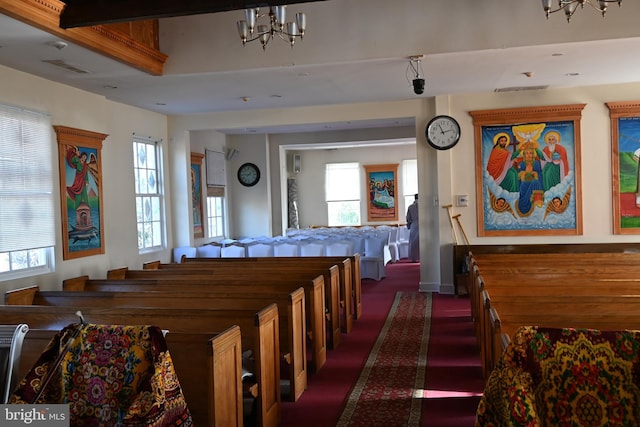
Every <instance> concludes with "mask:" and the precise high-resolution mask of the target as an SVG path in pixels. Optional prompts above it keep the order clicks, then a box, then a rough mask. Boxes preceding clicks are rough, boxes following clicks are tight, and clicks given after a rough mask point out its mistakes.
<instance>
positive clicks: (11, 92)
mask: <svg viewBox="0 0 640 427" xmlns="http://www.w3.org/2000/svg"><path fill="white" fill-rule="evenodd" d="M0 102H1V103H4V104H10V105H16V106H20V107H24V108H28V109H34V110H38V111H41V112H46V113H49V114H50V115H51V122H52V124H53V125H63V126H69V127H74V128H79V129H85V130H89V131H93V132H100V133H105V134H108V135H109V136H108V137H107V138H106V139H105V141H104V143H103V146H102V163H101V166H102V180H101V182H102V185H103V198H104V200H103V201H102V206H103V209H104V230H102V237H103V238H104V242H105V254H104V255H95V256H90V257H83V258H77V259H73V260H69V261H64V260H63V259H62V235H61V232H60V231H59V232H58V233H57V235H56V251H55V272H53V273H51V274H47V275H43V276H36V277H33V278H27V279H21V280H12V281H6V282H1V283H0V290H2V291H5V290H8V289H15V288H19V287H23V286H29V285H34V284H35V285H39V286H40V287H41V288H42V289H60V288H61V285H62V280H63V279H67V278H71V277H76V276H80V275H84V274H87V275H89V276H91V277H93V278H103V277H105V276H106V272H107V270H109V269H112V268H116V267H121V266H125V265H128V266H132V267H136V268H140V267H141V266H142V263H143V262H146V261H150V260H153V259H164V260H165V261H166V260H168V259H169V258H168V251H161V252H156V253H150V254H147V255H144V256H139V255H138V246H137V231H136V217H135V198H134V196H133V195H134V180H133V152H132V135H133V133H134V132H135V133H136V134H140V135H146V136H152V137H154V138H158V139H162V141H163V142H162V144H163V147H164V148H165V154H166V148H167V119H166V117H165V116H163V115H161V114H156V113H152V112H149V111H145V110H142V109H139V108H134V107H129V106H126V105H123V104H118V103H114V102H111V101H108V100H106V99H104V98H103V97H101V96H97V95H93V94H90V93H87V92H84V91H80V90H77V89H74V88H71V87H69V86H65V85H61V84H57V83H53V82H50V81H48V80H45V79H41V78H38V77H33V76H31V75H29V74H25V73H21V72H18V71H15V70H12V69H10V68H5V67H0ZM51 144H52V145H53V150H52V151H53V152H54V153H58V146H57V142H56V138H55V134H54V132H53V129H52V130H51ZM51 161H52V164H53V170H54V175H55V176H54V177H53V179H54V192H55V200H56V208H57V209H56V216H55V221H56V223H57V224H62V222H61V214H60V190H59V188H60V186H59V172H58V158H57V157H55V158H53V159H51ZM164 167H165V169H166V170H168V169H169V168H168V163H166V157H165V165H164ZM165 191H166V195H167V198H168V201H169V203H171V188H170V186H166V187H165ZM167 219H168V221H169V224H171V223H172V222H173V218H172V216H171V212H167ZM0 226H1V225H0ZM60 229H61V226H60V227H59V230H60ZM31 231H32V232H37V230H31ZM170 233H171V226H169V235H170ZM168 244H169V245H172V241H171V239H169V242H168Z"/></svg>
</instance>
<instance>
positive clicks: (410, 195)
mask: <svg viewBox="0 0 640 427" xmlns="http://www.w3.org/2000/svg"><path fill="white" fill-rule="evenodd" d="M416 194H418V160H416V159H409V160H404V161H403V162H402V196H403V197H404V206H405V208H408V207H409V205H410V204H411V203H413V200H414V198H415V197H414V196H415V195H416Z"/></svg>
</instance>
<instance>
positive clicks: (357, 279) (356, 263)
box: [143, 254, 362, 320]
mask: <svg viewBox="0 0 640 427" xmlns="http://www.w3.org/2000/svg"><path fill="white" fill-rule="evenodd" d="M273 258H274V257H248V258H224V259H223V258H220V259H218V258H185V259H184V260H183V262H184V263H193V262H196V263H197V262H208V261H214V262H219V261H233V260H255V261H263V262H274V261H273ZM275 258H276V259H277V260H281V261H285V260H287V261H288V260H291V262H295V263H297V264H299V263H300V262H305V263H306V262H308V261H329V262H330V263H335V264H337V265H338V266H339V267H340V274H341V276H342V275H343V274H347V275H348V271H344V270H345V265H346V264H345V262H344V260H345V259H348V260H349V261H350V263H351V267H350V270H351V293H352V296H353V298H352V300H353V310H352V312H353V318H354V319H356V320H357V319H359V318H360V317H361V316H362V276H361V274H360V254H354V255H351V256H317V257H313V256H312V257H275ZM207 260H208V261H207ZM267 260H271V261H267ZM275 262H277V261H275ZM163 267H164V265H163V264H162V263H160V262H159V261H152V262H148V263H145V264H144V265H143V268H149V269H158V268H163ZM343 271H344V273H343ZM341 280H342V279H341ZM345 282H346V280H345ZM342 291H344V292H345V293H346V289H343V287H341V292H342Z"/></svg>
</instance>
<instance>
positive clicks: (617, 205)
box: [606, 101, 640, 234]
mask: <svg viewBox="0 0 640 427" xmlns="http://www.w3.org/2000/svg"><path fill="white" fill-rule="evenodd" d="M606 105H607V107H608V108H609V116H610V118H611V153H612V154H611V171H612V180H611V182H612V194H613V233H614V234H640V167H639V166H638V164H639V162H640V101H631V102H608V103H606Z"/></svg>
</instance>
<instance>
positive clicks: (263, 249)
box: [173, 227, 401, 280]
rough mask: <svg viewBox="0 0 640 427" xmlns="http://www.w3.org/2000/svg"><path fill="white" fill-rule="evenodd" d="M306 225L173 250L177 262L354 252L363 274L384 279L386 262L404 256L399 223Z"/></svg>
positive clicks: (343, 254) (344, 254)
mask: <svg viewBox="0 0 640 427" xmlns="http://www.w3.org/2000/svg"><path fill="white" fill-rule="evenodd" d="M335 230H336V229H334V228H331V229H305V230H304V231H302V230H300V231H301V232H295V231H294V232H291V233H288V235H287V236H278V237H273V238H270V237H258V238H246V239H240V240H232V239H226V240H224V241H221V242H215V243H209V244H206V245H202V246H198V247H193V246H183V247H178V248H175V249H174V251H173V259H174V262H180V261H181V260H182V257H183V256H184V257H187V258H196V257H198V258H242V257H270V256H274V257H278V256H283V257H291V256H352V255H354V254H356V253H357V254H359V255H360V271H361V277H362V278H370V279H374V280H380V279H382V278H384V277H385V276H386V272H385V265H386V264H387V263H389V262H393V261H397V260H398V259H400V252H401V249H400V246H399V245H398V244H397V243H398V242H397V236H398V232H399V230H400V228H398V227H376V228H371V229H365V228H362V229H358V230H357V232H353V231H352V230H348V229H340V232H334V231H335Z"/></svg>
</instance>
